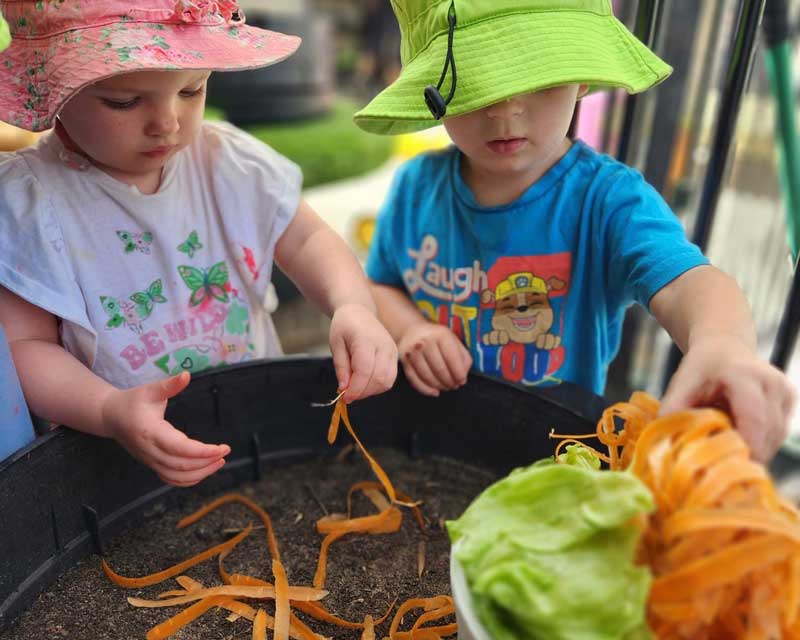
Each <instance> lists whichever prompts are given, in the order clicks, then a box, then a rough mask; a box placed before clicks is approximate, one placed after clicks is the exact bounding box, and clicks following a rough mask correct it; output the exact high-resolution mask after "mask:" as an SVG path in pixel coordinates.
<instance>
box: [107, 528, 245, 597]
mask: <svg viewBox="0 0 800 640" xmlns="http://www.w3.org/2000/svg"><path fill="white" fill-rule="evenodd" d="M252 530H253V525H247V528H246V529H245V530H244V531H242V532H241V533H239V534H238V535H236V536H234V537H233V538H231V539H230V540H228V541H227V542H223V543H222V544H218V545H216V546H214V547H211V548H210V549H206V550H205V551H203V552H201V553H198V554H197V555H196V556H192V557H191V558H189V559H188V560H184V561H183V562H179V563H178V564H176V565H174V566H172V567H169V568H168V569H164V570H163V571H159V572H158V573H152V574H150V575H147V576H142V577H141V578H126V577H124V576H121V575H119V574H117V573H115V572H114V571H113V570H112V569H111V567H110V566H108V563H107V562H106V560H105V558H103V571H105V573H106V575H107V576H108V578H109V580H111V582H113V583H114V584H116V585H118V586H120V587H125V588H127V589H138V588H141V587H149V586H150V585H154V584H158V583H159V582H164V580H167V579H169V578H172V577H173V576H176V575H178V574H179V573H183V572H184V571H185V570H186V569H188V568H190V567H193V566H195V565H196V564H200V563H201V562H204V561H205V560H208V559H209V558H213V557H214V556H215V555H217V554H218V553H222V552H223V551H226V550H229V549H233V548H234V547H235V546H236V545H237V544H239V543H240V542H241V541H242V540H244V539H245V538H246V537H247V536H249V535H250V532H251V531H252Z"/></svg>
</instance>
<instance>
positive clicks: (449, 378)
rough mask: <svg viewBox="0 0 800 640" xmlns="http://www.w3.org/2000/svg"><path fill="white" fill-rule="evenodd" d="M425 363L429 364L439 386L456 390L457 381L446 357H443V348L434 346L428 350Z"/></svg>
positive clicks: (425, 353)
mask: <svg viewBox="0 0 800 640" xmlns="http://www.w3.org/2000/svg"><path fill="white" fill-rule="evenodd" d="M424 355H425V361H426V362H427V363H428V367H429V368H430V370H431V372H432V373H433V375H434V376H435V377H436V382H438V384H439V386H441V387H443V388H445V389H455V388H456V386H457V384H456V379H457V378H455V377H454V376H453V374H452V373H451V371H450V368H449V367H448V364H447V362H446V361H445V358H444V356H443V355H442V351H441V347H440V346H439V345H432V348H430V349H426V350H425V352H424Z"/></svg>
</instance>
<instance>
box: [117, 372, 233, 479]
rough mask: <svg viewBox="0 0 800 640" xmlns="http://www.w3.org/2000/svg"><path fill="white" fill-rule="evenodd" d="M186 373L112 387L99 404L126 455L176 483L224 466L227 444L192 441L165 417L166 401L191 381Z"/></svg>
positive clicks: (202, 477) (201, 476) (196, 477)
mask: <svg viewBox="0 0 800 640" xmlns="http://www.w3.org/2000/svg"><path fill="white" fill-rule="evenodd" d="M190 377H191V376H190V375H189V373H188V372H184V373H181V374H180V375H177V376H175V377H172V378H169V379H167V380H159V381H157V382H151V383H150V384H144V385H140V386H138V387H134V388H132V389H127V390H118V389H115V390H114V391H113V392H112V393H111V394H110V395H109V396H108V398H107V399H106V401H105V403H104V404H103V419H104V421H105V422H106V424H107V425H108V430H109V435H110V436H111V437H113V438H114V439H115V440H116V441H117V442H119V443H120V444H121V445H122V446H123V447H125V449H127V451H128V453H130V454H131V455H132V456H133V457H135V458H136V459H138V460H140V461H141V462H143V463H144V464H146V465H147V466H148V467H150V468H151V469H153V471H155V472H156V473H157V474H158V477H159V478H161V479H162V480H163V481H164V482H166V483H168V484H172V485H175V486H178V487H189V486H192V485H194V484H197V483H198V482H200V481H201V480H203V479H204V478H206V477H207V476H210V475H211V474H212V473H214V472H215V471H218V470H219V469H220V468H221V467H222V466H223V465H224V464H225V460H224V457H225V456H227V455H228V454H229V453H230V452H231V448H230V447H229V446H228V445H211V444H203V443H202V442H198V441H197V440H191V439H190V438H189V437H188V436H186V434H185V433H183V432H181V431H178V430H177V429H176V428H175V427H173V426H172V425H171V424H170V423H169V422H167V421H166V420H164V411H165V409H166V407H167V400H169V399H170V398H172V397H174V396H176V395H178V394H179V393H180V392H181V391H183V390H184V389H185V388H186V386H187V385H188V384H189V380H190Z"/></svg>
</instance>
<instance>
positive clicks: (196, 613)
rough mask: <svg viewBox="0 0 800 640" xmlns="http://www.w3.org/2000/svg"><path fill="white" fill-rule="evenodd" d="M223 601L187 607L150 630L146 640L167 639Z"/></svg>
mask: <svg viewBox="0 0 800 640" xmlns="http://www.w3.org/2000/svg"><path fill="white" fill-rule="evenodd" d="M225 599H226V598H224V597H216V598H206V599H205V600H200V601H199V602H195V603H194V604H193V605H192V606H190V607H187V608H186V609H184V610H183V611H181V612H180V613H179V614H177V615H175V616H173V617H171V618H169V619H168V620H165V621H164V622H162V623H161V624H158V625H156V626H155V627H153V628H152V629H150V631H148V632H147V636H146V638H147V640H163V639H164V638H169V637H170V636H171V635H173V634H174V633H177V632H178V631H180V630H181V629H183V627H185V626H186V625H187V624H189V623H190V622H192V621H193V620H196V619H197V618H199V617H200V616H202V615H203V614H204V613H205V612H206V611H208V610H209V609H211V608H213V607H216V606H218V605H219V604H220V602H222V601H223V600H225Z"/></svg>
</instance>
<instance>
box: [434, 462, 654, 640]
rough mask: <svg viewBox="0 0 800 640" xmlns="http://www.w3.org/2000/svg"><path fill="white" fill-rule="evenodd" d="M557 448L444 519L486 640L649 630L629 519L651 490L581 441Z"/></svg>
mask: <svg viewBox="0 0 800 640" xmlns="http://www.w3.org/2000/svg"><path fill="white" fill-rule="evenodd" d="M587 454H588V455H589V457H587ZM562 456H563V457H561V458H560V459H561V460H564V461H565V462H567V464H555V461H553V460H551V461H550V463H547V462H544V461H540V463H537V464H534V465H532V466H531V467H527V468H523V469H517V470H515V471H514V472H512V473H511V474H510V475H509V476H508V477H506V478H504V479H503V480H500V481H499V482H497V483H495V484H494V485H492V486H491V487H489V488H488V489H487V490H486V491H484V492H483V493H482V494H481V495H480V496H479V497H478V498H477V499H476V500H475V501H474V502H473V503H472V505H470V507H469V508H468V509H467V510H466V511H465V512H464V514H463V515H462V516H461V517H460V518H459V519H458V520H455V521H451V522H448V523H447V528H448V531H449V534H450V539H451V541H452V542H453V553H454V554H455V556H456V559H457V560H458V561H459V562H460V564H461V566H462V567H463V569H464V574H465V576H466V578H467V583H468V584H469V587H470V591H471V593H472V600H473V606H474V608H475V610H476V613H477V614H478V618H479V619H480V620H481V622H482V623H483V625H484V626H485V627H486V630H487V631H488V632H489V634H490V635H491V637H492V638H493V639H494V640H527V639H531V640H532V639H540V638H541V639H546V640H561V639H563V640H621V639H622V640H639V639H643V638H649V637H651V636H650V633H649V631H648V629H647V624H646V620H645V609H646V602H647V594H648V591H649V588H650V581H651V575H650V571H649V569H647V568H646V567H639V566H636V565H635V564H634V555H635V550H636V545H637V542H638V540H639V536H640V530H639V528H638V527H637V526H636V525H635V524H634V523H633V522H632V521H633V519H634V518H635V517H636V516H639V515H642V514H645V513H648V512H650V511H652V510H653V508H654V503H653V499H652V496H651V494H650V492H649V491H648V489H647V488H646V487H645V486H644V485H643V484H642V483H641V482H640V481H639V480H638V479H637V478H635V477H634V476H633V475H632V474H629V473H627V472H612V471H600V470H599V469H598V468H597V467H598V466H599V464H598V463H596V462H595V461H594V460H596V459H595V458H594V456H591V454H590V453H589V452H588V451H586V450H585V449H583V448H582V447H569V448H568V451H567V453H565V454H562ZM590 458H591V459H590Z"/></svg>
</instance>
